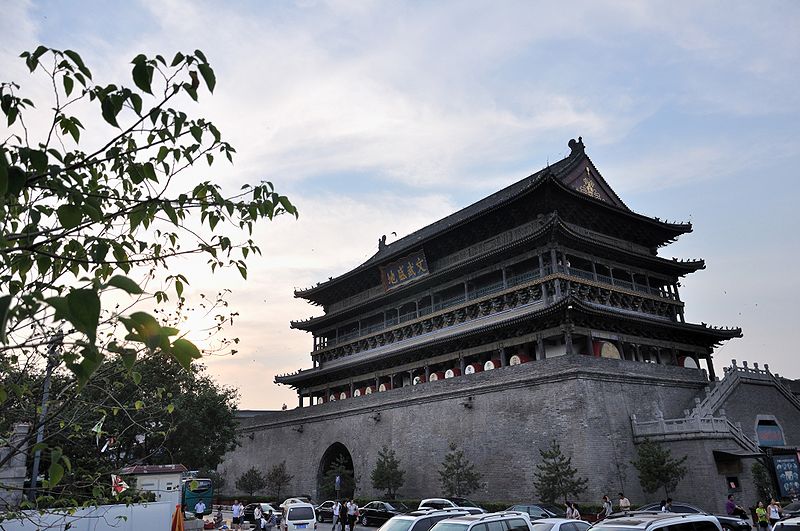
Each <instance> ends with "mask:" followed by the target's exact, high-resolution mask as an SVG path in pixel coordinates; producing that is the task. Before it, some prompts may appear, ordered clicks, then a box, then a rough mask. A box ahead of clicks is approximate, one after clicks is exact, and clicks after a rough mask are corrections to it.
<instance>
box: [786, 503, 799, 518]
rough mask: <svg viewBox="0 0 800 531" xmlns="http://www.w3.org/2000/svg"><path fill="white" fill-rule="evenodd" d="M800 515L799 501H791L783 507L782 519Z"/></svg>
mask: <svg viewBox="0 0 800 531" xmlns="http://www.w3.org/2000/svg"><path fill="white" fill-rule="evenodd" d="M797 516H800V502H792V503H790V504H787V505H786V507H784V508H783V519H787V518H795V517H797Z"/></svg>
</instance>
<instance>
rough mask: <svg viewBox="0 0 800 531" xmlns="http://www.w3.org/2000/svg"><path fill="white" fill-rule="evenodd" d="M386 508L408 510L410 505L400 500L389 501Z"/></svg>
mask: <svg viewBox="0 0 800 531" xmlns="http://www.w3.org/2000/svg"><path fill="white" fill-rule="evenodd" d="M386 508H387V509H389V510H390V511H406V512H407V511H408V507H406V506H405V505H404V504H402V503H400V502H394V503H389V502H386Z"/></svg>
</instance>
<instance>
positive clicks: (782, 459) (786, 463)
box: [772, 455, 800, 498]
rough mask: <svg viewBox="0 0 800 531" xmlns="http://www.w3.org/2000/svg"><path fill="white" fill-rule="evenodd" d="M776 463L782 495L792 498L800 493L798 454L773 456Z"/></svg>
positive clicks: (776, 472) (776, 473)
mask: <svg viewBox="0 0 800 531" xmlns="http://www.w3.org/2000/svg"><path fill="white" fill-rule="evenodd" d="M772 462H773V463H774V464H775V475H777V476H778V486H779V487H780V489H781V496H783V497H785V498H791V497H792V496H796V495H797V494H800V475H799V473H800V467H798V466H797V456H795V455H776V456H774V457H773V458H772Z"/></svg>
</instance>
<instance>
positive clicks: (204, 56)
mask: <svg viewBox="0 0 800 531" xmlns="http://www.w3.org/2000/svg"><path fill="white" fill-rule="evenodd" d="M194 54H195V55H196V56H197V57H198V58H199V59H200V60H201V61H203V62H204V63H207V62H208V59H206V54H204V53H203V52H201V51H200V50H195V51H194Z"/></svg>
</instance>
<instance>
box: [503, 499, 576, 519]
mask: <svg viewBox="0 0 800 531" xmlns="http://www.w3.org/2000/svg"><path fill="white" fill-rule="evenodd" d="M506 511H517V512H521V513H528V515H529V516H530V517H531V520H535V519H538V518H566V517H567V511H566V509H562V508H561V507H558V506H556V505H553V504H551V503H535V504H530V505H527V504H521V503H520V504H517V505H512V506H511V507H509V508H508V509H506Z"/></svg>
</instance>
